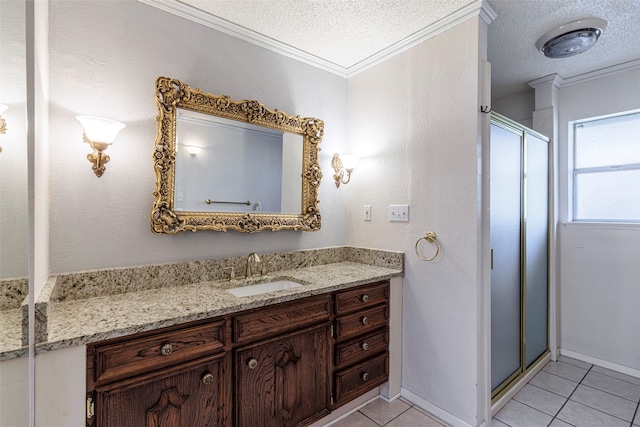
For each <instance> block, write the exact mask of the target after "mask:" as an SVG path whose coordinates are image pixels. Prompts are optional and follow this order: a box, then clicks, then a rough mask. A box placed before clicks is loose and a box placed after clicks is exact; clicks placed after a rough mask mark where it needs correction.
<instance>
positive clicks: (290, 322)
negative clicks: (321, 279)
mask: <svg viewBox="0 0 640 427" xmlns="http://www.w3.org/2000/svg"><path fill="white" fill-rule="evenodd" d="M330 301H331V299H330V297H329V295H321V296H319V297H317V298H309V299H304V300H300V301H292V302H288V303H284V304H278V305H275V306H273V307H269V308H261V309H258V310H255V311H252V312H250V313H247V314H242V315H239V316H235V317H234V318H233V339H234V341H235V342H248V341H251V340H255V339H258V338H266V337H269V336H273V335H278V334H281V333H283V332H288V331H291V330H294V329H300V328H301V327H304V326H307V325H311V324H314V323H317V322H320V321H322V320H326V319H328V318H329V316H330V314H331V304H330Z"/></svg>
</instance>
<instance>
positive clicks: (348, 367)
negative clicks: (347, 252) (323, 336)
mask: <svg viewBox="0 0 640 427" xmlns="http://www.w3.org/2000/svg"><path fill="white" fill-rule="evenodd" d="M389 291H390V290H389V282H388V281H385V282H379V283H373V284H370V285H364V286H360V287H357V288H355V289H350V290H348V291H342V292H338V293H336V294H335V316H336V317H335V325H336V327H335V340H336V344H335V355H334V375H333V385H334V404H333V407H334V408H337V407H339V406H342V405H344V404H345V403H347V402H349V401H351V400H353V399H354V398H356V397H358V396H360V395H361V394H363V393H365V392H367V391H369V390H371V389H373V388H375V387H378V386H379V385H382V384H384V383H385V382H386V381H387V379H388V378H389V352H388V349H389V328H388V325H389Z"/></svg>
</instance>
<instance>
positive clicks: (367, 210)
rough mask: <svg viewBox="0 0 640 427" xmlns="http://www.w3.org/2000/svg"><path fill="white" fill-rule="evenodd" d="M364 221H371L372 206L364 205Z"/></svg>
mask: <svg viewBox="0 0 640 427" xmlns="http://www.w3.org/2000/svg"><path fill="white" fill-rule="evenodd" d="M364 220H365V221H371V205H364Z"/></svg>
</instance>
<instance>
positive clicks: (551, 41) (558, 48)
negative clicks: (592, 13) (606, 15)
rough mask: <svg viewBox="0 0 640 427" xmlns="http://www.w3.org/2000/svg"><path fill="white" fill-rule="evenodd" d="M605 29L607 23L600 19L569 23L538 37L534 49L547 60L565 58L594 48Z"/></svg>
mask: <svg viewBox="0 0 640 427" xmlns="http://www.w3.org/2000/svg"><path fill="white" fill-rule="evenodd" d="M606 28H607V21H605V20H604V19H600V18H588V19H581V20H579V21H574V22H570V23H568V24H564V25H561V26H559V27H558V28H554V29H553V30H551V31H549V32H548V33H546V34H545V35H544V36H542V37H540V39H538V41H537V42H536V49H538V51H540V52H541V53H542V54H543V55H544V56H546V57H547V58H567V57H569V56H573V55H577V54H579V53H582V52H584V51H586V50H589V49H591V48H592V47H593V46H595V44H596V43H597V42H598V38H599V37H600V36H601V35H602V33H603V32H604V30H605V29H606Z"/></svg>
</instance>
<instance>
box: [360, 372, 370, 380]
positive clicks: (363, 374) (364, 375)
mask: <svg viewBox="0 0 640 427" xmlns="http://www.w3.org/2000/svg"><path fill="white" fill-rule="evenodd" d="M361 377H362V381H367V380H368V379H369V374H368V373H366V372H363V373H362V375H361Z"/></svg>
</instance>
